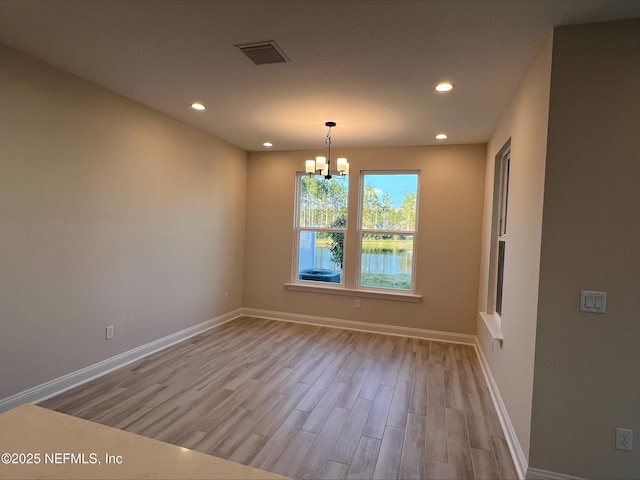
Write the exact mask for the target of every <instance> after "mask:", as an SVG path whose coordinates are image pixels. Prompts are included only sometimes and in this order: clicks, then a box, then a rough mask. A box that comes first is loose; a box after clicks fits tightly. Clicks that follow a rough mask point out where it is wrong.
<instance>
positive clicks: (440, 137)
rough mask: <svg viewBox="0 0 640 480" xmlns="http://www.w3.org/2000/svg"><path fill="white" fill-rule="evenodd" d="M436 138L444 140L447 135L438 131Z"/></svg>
mask: <svg viewBox="0 0 640 480" xmlns="http://www.w3.org/2000/svg"><path fill="white" fill-rule="evenodd" d="M436 138H437V139H438V140H446V139H447V138H448V137H447V134H446V133H439V134H438V135H436Z"/></svg>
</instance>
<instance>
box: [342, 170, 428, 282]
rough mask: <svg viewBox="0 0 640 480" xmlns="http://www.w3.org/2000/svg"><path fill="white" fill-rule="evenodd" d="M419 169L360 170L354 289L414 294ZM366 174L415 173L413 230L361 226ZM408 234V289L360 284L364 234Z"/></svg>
mask: <svg viewBox="0 0 640 480" xmlns="http://www.w3.org/2000/svg"><path fill="white" fill-rule="evenodd" d="M420 173H421V172H420V170H361V171H360V182H359V185H358V215H357V223H356V239H357V242H356V264H355V272H354V277H355V288H356V290H370V291H380V292H389V293H391V292H394V293H406V294H414V293H415V291H416V269H417V257H418V255H417V248H416V245H417V242H418V222H419V217H420V208H419V205H420ZM367 175H380V176H382V175H415V176H416V212H415V225H414V230H381V229H370V228H363V227H362V224H363V220H364V189H365V177H366V176H367ZM367 234H373V235H410V236H412V237H413V248H412V251H411V288H410V289H409V290H406V289H400V288H385V287H373V286H369V285H362V255H363V252H362V241H363V238H364V235H367Z"/></svg>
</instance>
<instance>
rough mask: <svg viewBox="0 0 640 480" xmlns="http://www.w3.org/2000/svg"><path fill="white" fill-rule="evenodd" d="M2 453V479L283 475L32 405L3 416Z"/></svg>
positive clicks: (269, 478)
mask: <svg viewBox="0 0 640 480" xmlns="http://www.w3.org/2000/svg"><path fill="white" fill-rule="evenodd" d="M0 455H1V456H2V457H1V462H0V478H2V479H98V478H102V479H141V478H148V479H181V480H186V479H229V480H231V479H233V480H235V479H246V480H260V479H262V480H277V479H280V480H283V479H285V477H282V476H280V475H276V474H274V473H270V472H265V471H263V470H257V469H255V468H251V467H247V466H245V465H240V464H238V463H234V462H231V461H228V460H224V459H221V458H217V457H213V456H210V455H205V454H203V453H199V452H195V451H193V450H189V449H187V448H182V447H177V446H175V445H170V444H168V443H164V442H160V441H158V440H153V439H150V438H147V437H142V436H140V435H136V434H133V433H129V432H125V431H122V430H117V429H115V428H111V427H106V426H104V425H100V424H97V423H93V422H89V421H87V420H82V419H79V418H75V417H71V416H69V415H64V414H62V413H58V412H54V411H52V410H47V409H44V408H41V407H37V406H34V405H22V406H20V407H17V408H14V409H13V410H10V411H8V412H5V413H3V414H1V415H0Z"/></svg>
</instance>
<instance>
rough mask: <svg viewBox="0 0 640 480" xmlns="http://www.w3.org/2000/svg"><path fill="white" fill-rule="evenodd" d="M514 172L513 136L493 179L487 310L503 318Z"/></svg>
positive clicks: (506, 146)
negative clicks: (512, 176) (510, 200)
mask: <svg viewBox="0 0 640 480" xmlns="http://www.w3.org/2000/svg"><path fill="white" fill-rule="evenodd" d="M510 173H511V140H509V141H508V142H507V143H506V144H505V145H504V146H503V147H502V148H501V149H500V152H498V154H497V155H496V157H495V167H494V183H493V219H492V228H491V248H490V253H489V266H490V270H489V291H488V292H487V294H488V297H487V313H489V314H493V315H497V316H498V317H500V318H502V311H503V310H502V307H503V300H504V283H505V276H504V268H505V261H506V250H507V243H508V241H507V238H508V237H507V227H508V214H509V183H510V181H509V180H510Z"/></svg>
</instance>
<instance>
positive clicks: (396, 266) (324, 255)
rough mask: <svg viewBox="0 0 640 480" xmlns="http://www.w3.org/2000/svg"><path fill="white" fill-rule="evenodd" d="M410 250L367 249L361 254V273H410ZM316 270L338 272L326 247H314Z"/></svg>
mask: <svg viewBox="0 0 640 480" xmlns="http://www.w3.org/2000/svg"><path fill="white" fill-rule="evenodd" d="M412 254H413V252H412V251H411V250H382V249H369V250H364V251H363V253H362V263H361V265H362V270H361V271H362V273H375V274H387V275H392V274H398V273H411V266H412ZM315 258H316V264H315V267H316V268H326V269H327V270H334V271H337V270H340V268H339V267H338V266H336V265H335V264H334V263H332V262H331V252H330V251H329V248H328V247H319V246H317V247H316V257H315Z"/></svg>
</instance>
